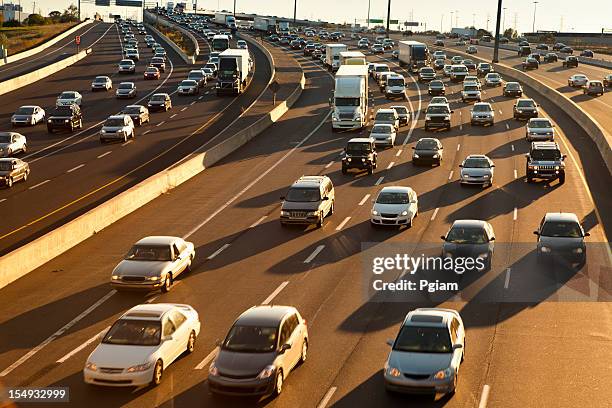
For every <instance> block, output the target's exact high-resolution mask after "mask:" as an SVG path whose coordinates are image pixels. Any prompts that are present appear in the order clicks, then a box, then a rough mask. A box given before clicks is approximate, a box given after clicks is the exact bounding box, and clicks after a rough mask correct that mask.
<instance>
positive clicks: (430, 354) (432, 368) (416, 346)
mask: <svg viewBox="0 0 612 408" xmlns="http://www.w3.org/2000/svg"><path fill="white" fill-rule="evenodd" d="M387 344H388V345H389V346H391V351H390V352H389V355H388V356H387V360H386V361H385V364H384V368H383V379H384V382H385V389H386V390H387V391H388V392H402V393H418V394H423V393H425V394H432V395H435V394H451V395H452V394H453V393H454V392H455V390H456V389H457V382H458V378H459V368H460V366H461V363H462V362H463V355H464V353H465V328H464V325H463V320H462V319H461V316H460V315H459V313H458V312H457V311H456V310H452V309H442V308H420V309H416V310H412V311H410V312H409V313H408V314H407V315H406V317H405V319H404V321H403V322H402V324H401V326H400V330H399V332H398V334H397V337H396V338H395V340H387Z"/></svg>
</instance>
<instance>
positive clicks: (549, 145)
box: [531, 142, 559, 150]
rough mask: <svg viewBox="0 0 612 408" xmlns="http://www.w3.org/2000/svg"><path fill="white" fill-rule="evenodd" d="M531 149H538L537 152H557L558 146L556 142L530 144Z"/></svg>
mask: <svg viewBox="0 0 612 408" xmlns="http://www.w3.org/2000/svg"><path fill="white" fill-rule="evenodd" d="M531 148H534V149H539V150H543V149H554V150H558V149H559V145H558V144H557V142H531Z"/></svg>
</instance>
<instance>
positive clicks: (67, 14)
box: [60, 4, 79, 23]
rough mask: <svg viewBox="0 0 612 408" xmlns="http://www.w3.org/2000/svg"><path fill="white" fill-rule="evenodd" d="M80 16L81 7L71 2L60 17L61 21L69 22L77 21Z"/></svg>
mask: <svg viewBox="0 0 612 408" xmlns="http://www.w3.org/2000/svg"><path fill="white" fill-rule="evenodd" d="M78 18H79V9H78V8H77V6H75V5H74V4H71V5H70V7H68V8H67V9H66V10H64V13H63V14H62V16H61V18H60V22H62V23H69V22H73V21H77V20H78Z"/></svg>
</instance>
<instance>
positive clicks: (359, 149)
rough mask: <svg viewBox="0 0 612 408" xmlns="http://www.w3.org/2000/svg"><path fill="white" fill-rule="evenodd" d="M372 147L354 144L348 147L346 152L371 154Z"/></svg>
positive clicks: (366, 144) (367, 144) (365, 144)
mask: <svg viewBox="0 0 612 408" xmlns="http://www.w3.org/2000/svg"><path fill="white" fill-rule="evenodd" d="M370 151H371V147H370V144H369V143H365V142H364V143H361V142H359V143H358V142H352V143H349V144H347V145H346V152H347V153H350V154H363V153H369V152H370Z"/></svg>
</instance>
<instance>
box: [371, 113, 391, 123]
mask: <svg viewBox="0 0 612 408" xmlns="http://www.w3.org/2000/svg"><path fill="white" fill-rule="evenodd" d="M379 120H383V121H395V115H394V114H393V113H390V112H378V113H377V114H376V118H375V119H374V121H375V122H376V121H379Z"/></svg>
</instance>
